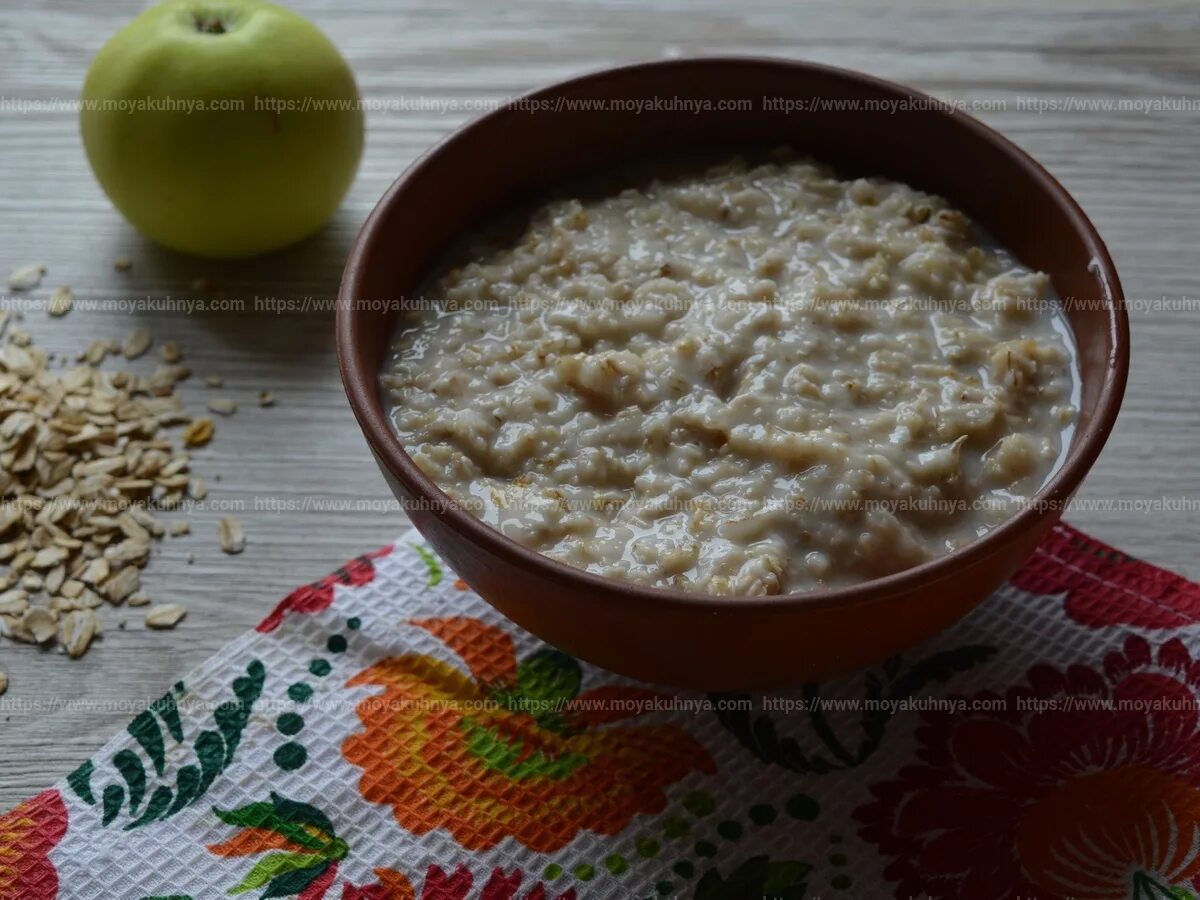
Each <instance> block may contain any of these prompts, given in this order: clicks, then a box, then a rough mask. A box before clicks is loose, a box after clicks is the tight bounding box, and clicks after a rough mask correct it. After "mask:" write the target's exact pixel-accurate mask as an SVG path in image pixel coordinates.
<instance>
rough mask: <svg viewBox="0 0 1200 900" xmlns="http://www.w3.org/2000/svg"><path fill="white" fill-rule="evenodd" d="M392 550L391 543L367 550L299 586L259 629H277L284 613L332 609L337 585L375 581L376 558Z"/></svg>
mask: <svg viewBox="0 0 1200 900" xmlns="http://www.w3.org/2000/svg"><path fill="white" fill-rule="evenodd" d="M392 549H393V548H392V546H391V545H390V544H389V545H388V546H386V547H382V548H381V549H379V550H376V551H375V552H374V553H367V554H364V555H363V556H359V557H356V558H355V559H352V560H351V561H350V562H348V563H346V565H344V566H342V567H341V568H340V569H338V570H337V571H336V572H334V573H333V574H332V575H327V576H325V577H324V578H322V579H321V580H320V581H314V582H313V583H312V584H306V585H304V586H303V587H298V588H296V590H294V591H292V592H291V593H290V594H288V595H287V596H286V597H284V598H283V599H282V600H281V601H279V604H278V605H277V606H276V607H275V608H274V609H273V610H271V614H270V615H269V616H267V617H266V618H265V619H263V620H262V622H260V623H259V625H258V629H257V630H258V631H260V632H261V633H263V634H267V633H268V632H271V631H274V630H275V629H276V628H278V627H279V626H280V625H281V624H282V623H283V619H284V616H286V615H287V614H288V613H305V614H307V615H311V614H312V613H318V612H321V611H322V610H326V609H329V607H330V606H332V605H333V589H334V588H335V587H336V586H337V585H342V586H344V587H358V586H359V585H362V584H368V583H370V582H371V581H374V580H375V562H374V561H375V560H377V559H381V558H382V557H385V556H387V555H388V554H389V553H391V552H392Z"/></svg>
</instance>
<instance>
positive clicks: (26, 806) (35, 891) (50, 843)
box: [0, 790, 67, 900]
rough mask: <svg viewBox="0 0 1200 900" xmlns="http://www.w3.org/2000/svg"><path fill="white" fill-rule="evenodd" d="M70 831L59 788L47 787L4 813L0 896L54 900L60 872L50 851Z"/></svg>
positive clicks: (8, 899) (0, 840)
mask: <svg viewBox="0 0 1200 900" xmlns="http://www.w3.org/2000/svg"><path fill="white" fill-rule="evenodd" d="M66 833H67V807H66V806H65V805H64V804H63V802H62V797H60V796H59V793H58V791H56V790H49V791H43V792H42V793H40V794H38V795H37V796H36V797H34V798H33V799H32V800H26V801H25V802H24V803H22V804H21V805H20V806H18V807H17V808H16V809H14V810H12V812H8V813H5V814H4V815H2V816H0V900H51V898H53V897H57V896H58V872H57V871H55V869H54V863H52V862H50V851H51V850H53V849H54V847H55V846H56V845H57V844H58V842H59V841H61V840H62V837H63V835H64V834H66Z"/></svg>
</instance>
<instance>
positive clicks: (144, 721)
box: [0, 526, 1200, 900]
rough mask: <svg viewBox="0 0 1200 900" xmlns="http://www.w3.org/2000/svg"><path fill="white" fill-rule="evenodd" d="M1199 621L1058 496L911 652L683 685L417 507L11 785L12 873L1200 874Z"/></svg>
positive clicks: (960, 878)
mask: <svg viewBox="0 0 1200 900" xmlns="http://www.w3.org/2000/svg"><path fill="white" fill-rule="evenodd" d="M1198 625H1200V588H1198V587H1197V586H1196V585H1194V584H1191V583H1189V582H1187V581H1185V580H1183V579H1181V578H1178V577H1176V576H1173V575H1170V574H1167V573H1165V572H1162V571H1160V570H1157V569H1154V568H1153V567H1150V566H1147V565H1145V564H1143V563H1140V562H1138V561H1136V560H1133V559H1130V558H1129V557H1127V556H1125V555H1123V554H1121V553H1119V552H1118V551H1116V550H1113V549H1111V548H1109V547H1106V546H1103V545H1101V544H1099V543H1097V542H1095V541H1093V540H1091V539H1089V538H1087V537H1085V536H1084V535H1082V534H1080V533H1079V532H1077V531H1074V530H1073V529H1071V528H1069V527H1067V526H1060V527H1058V528H1057V529H1056V530H1055V531H1054V532H1053V533H1052V534H1051V535H1050V537H1049V538H1048V539H1047V540H1046V542H1045V543H1044V544H1043V545H1042V546H1041V547H1040V548H1039V550H1038V552H1037V554H1036V555H1035V557H1034V558H1033V559H1032V560H1031V561H1030V563H1029V564H1028V565H1027V566H1026V567H1025V568H1024V569H1023V570H1022V571H1021V572H1020V573H1019V574H1018V575H1017V576H1016V577H1015V578H1014V579H1013V581H1012V583H1011V584H1010V585H1007V586H1005V587H1004V588H1003V589H1001V590H1000V591H998V592H997V594H996V595H995V596H994V597H992V598H991V599H990V600H989V601H988V602H987V603H985V604H983V606H981V607H980V608H979V609H978V610H977V611H976V612H974V613H973V614H972V615H970V616H968V617H967V618H966V619H964V620H963V621H962V622H960V623H959V624H958V625H956V626H955V627H953V628H952V629H950V630H949V631H947V632H945V633H944V634H942V635H940V636H939V637H937V638H936V639H934V640H932V641H929V642H928V643H926V644H924V645H922V646H920V647H917V648H914V649H913V650H911V651H909V652H906V653H905V654H903V655H902V656H898V657H894V658H892V659H889V660H886V661H884V662H882V663H880V664H879V665H878V666H875V667H873V668H871V669H869V670H865V671H861V672H858V673H856V674H854V675H850V676H847V677H845V678H841V679H838V680H836V681H830V682H826V683H821V684H811V685H807V686H805V687H803V688H800V689H798V690H795V691H791V692H787V693H782V694H767V695H745V694H726V695H703V694H696V693H687V692H671V691H669V690H666V689H663V688H659V687H652V686H648V685H643V684H637V683H633V682H630V681H629V680H628V679H624V678H621V677H619V676H617V675H613V674H611V673H609V672H604V671H601V670H598V669H596V668H594V667H592V666H589V665H587V664H584V663H581V662H579V661H578V660H576V659H574V658H572V657H570V656H568V655H566V654H564V653H562V652H560V651H558V650H556V649H554V648H552V647H549V646H546V645H545V644H543V643H541V642H539V641H538V640H537V639H535V638H534V637H532V636H531V635H529V634H526V633H525V632H523V631H521V630H520V629H519V628H517V627H516V626H514V625H513V624H512V623H510V622H507V621H506V620H504V619H503V618H501V617H500V616H499V615H497V614H496V613H495V612H493V611H492V610H491V608H490V607H488V606H487V605H486V604H484V603H483V602H482V601H481V600H480V599H479V598H478V597H476V596H475V595H474V594H473V593H472V592H471V591H470V590H469V589H467V587H466V586H465V585H464V584H463V583H461V582H459V581H456V580H455V578H454V576H453V575H452V574H450V573H449V572H446V571H445V570H444V569H443V568H442V566H441V564H440V563H439V561H438V560H437V559H436V558H435V557H434V556H433V555H432V554H431V553H430V552H429V551H428V550H427V549H426V548H425V546H424V545H423V544H422V543H421V542H420V539H419V538H418V537H416V535H415V533H411V532H410V533H408V534H406V535H405V536H403V537H402V538H401V539H400V540H398V541H397V542H396V543H395V544H394V545H392V546H390V547H387V548H385V549H383V550H381V551H379V552H377V553H373V554H370V555H368V556H363V557H360V558H359V559H357V560H355V561H354V562H352V563H350V564H349V565H347V566H346V567H345V568H343V569H340V570H338V571H337V572H336V573H334V574H333V575H332V576H330V577H329V578H326V579H325V580H324V581H321V582H319V583H317V584H312V585H309V586H306V587H303V588H300V589H299V590H297V591H295V592H293V593H292V594H291V595H290V596H288V597H287V598H286V599H285V600H284V601H283V602H282V603H281V604H280V605H279V607H278V608H277V609H276V610H275V611H274V612H273V613H272V614H271V615H270V616H269V617H268V618H267V619H266V621H264V622H263V623H262V625H260V626H259V628H258V629H257V631H256V632H254V633H252V634H249V635H246V636H244V637H242V638H241V639H239V640H237V641H235V642H234V643H233V644H231V645H230V646H228V647H227V648H226V649H225V650H223V651H222V652H221V653H220V654H218V655H217V656H216V657H215V658H213V659H212V660H210V661H209V662H208V663H207V664H205V665H204V666H202V667H201V668H200V669H199V670H197V671H196V672H193V673H192V674H190V675H187V676H185V677H184V678H182V679H181V680H180V681H178V682H176V683H175V684H173V685H170V686H164V687H165V688H166V689H165V691H164V693H163V695H162V697H161V699H160V700H158V701H157V702H156V703H155V704H153V705H152V707H151V708H149V709H146V710H145V711H143V712H141V713H140V714H139V715H138V716H137V717H136V718H134V719H133V721H131V722H130V723H129V725H128V727H127V728H126V729H125V731H124V732H122V733H121V734H120V735H118V736H117V737H116V738H115V739H114V740H113V741H111V742H110V743H109V744H108V745H107V746H106V747H104V748H103V749H101V750H98V751H97V752H96V753H95V754H93V755H92V757H91V758H90V759H87V760H85V761H83V762H82V764H81V765H80V766H79V767H78V768H77V769H75V771H74V772H72V773H71V774H70V775H69V776H67V777H66V778H65V779H64V780H63V781H62V782H60V783H59V784H58V785H57V786H55V787H53V788H51V789H49V790H47V791H45V792H44V793H42V794H39V795H38V796H37V797H34V798H33V799H32V800H30V801H28V802H27V803H25V804H23V805H21V806H20V807H18V808H17V809H15V810H13V811H11V812H9V813H7V814H6V815H4V816H2V817H0V898H2V900H36V898H49V897H55V896H61V897H78V898H86V900H94V898H107V897H120V898H167V897H170V898H177V900H183V898H197V900H199V898H210V897H226V896H240V895H244V896H247V897H262V898H271V897H296V898H300V900H321V898H333V900H339V898H340V900H402V898H403V900H409V898H423V900H468V898H469V900H554V898H559V900H564V898H585V897H601V898H642V897H650V898H653V897H694V898H698V900H726V898H727V900H751V898H765V897H770V898H816V897H820V898H837V897H845V898H859V897H881V898H883V897H889V898H890V897H896V896H899V897H939V898H972V900H981V898H1006V900H1012V898H1016V897H1021V898H1051V897H1080V898H1188V897H1195V896H1196V891H1197V889H1198V888H1200V719H1198V718H1197V705H1198V697H1200V627H1198ZM864 627H870V623H869V622H865V623H864Z"/></svg>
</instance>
